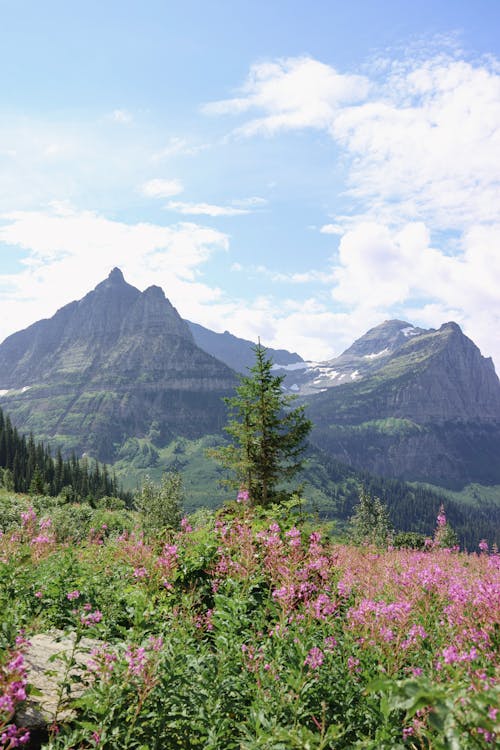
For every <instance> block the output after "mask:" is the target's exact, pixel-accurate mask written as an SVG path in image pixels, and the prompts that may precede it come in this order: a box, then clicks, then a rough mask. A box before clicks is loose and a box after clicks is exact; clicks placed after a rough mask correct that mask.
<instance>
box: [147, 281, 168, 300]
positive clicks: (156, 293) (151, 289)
mask: <svg viewBox="0 0 500 750" xmlns="http://www.w3.org/2000/svg"><path fill="white" fill-rule="evenodd" d="M143 294H145V295H146V296H147V297H155V298H158V299H166V297H165V292H164V291H163V289H162V288H161V286H157V285H156V284H152V285H151V286H148V288H147V289H145V290H144V292H143Z"/></svg>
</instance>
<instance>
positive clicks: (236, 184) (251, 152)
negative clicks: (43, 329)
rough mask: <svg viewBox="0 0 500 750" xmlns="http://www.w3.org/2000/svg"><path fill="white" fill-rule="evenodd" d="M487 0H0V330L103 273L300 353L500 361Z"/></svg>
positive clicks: (495, 15) (497, 73) (493, 74)
mask: <svg viewBox="0 0 500 750" xmlns="http://www.w3.org/2000/svg"><path fill="white" fill-rule="evenodd" d="M499 28H500V2H498V0H474V2H473V3H472V2H470V0H419V2H418V3H415V2H406V0H350V2H346V0H340V1H337V0H311V2H309V3H306V2H304V0H214V1H213V2H207V1H206V0H183V2H180V0H175V1H174V0H172V1H171V0H142V1H141V2H139V1H138V0H137V1H135V0H120V1H119V2H118V0H107V1H106V2H104V1H103V0H86V2H85V3H72V2H67V0H44V2H43V3H42V2H39V0H0V91H1V96H0V340H1V339H3V338H4V337H5V336H7V335H9V334H10V333H12V332H14V331H17V330H19V329H21V328H24V327H26V326H27V325H29V324H30V323H32V322H34V321H35V320H38V319H40V318H42V317H48V316H51V315H52V314H53V313H54V312H55V311H56V310H57V309H58V308H59V307H61V306H62V305H64V304H66V303H68V302H70V301H72V300H74V299H78V298H80V297H81V296H83V295H84V294H85V293H86V292H88V291H89V290H90V289H92V288H93V287H94V286H95V285H96V284H97V283H98V282H99V281H101V280H102V279H103V278H105V277H106V276H107V275H108V273H109V271H110V270H111V269H112V268H113V267H114V266H119V267H120V268H121V269H122V270H123V272H124V274H125V278H126V279H127V281H129V282H130V283H131V284H134V285H135V286H137V287H139V288H140V289H144V288H146V287H147V286H149V285H150V284H158V285H160V286H162V287H163V289H164V290H165V293H166V295H167V297H169V299H170V300H171V302H172V303H173V304H174V305H175V306H176V307H177V309H178V311H179V312H180V314H181V315H182V316H183V317H185V318H188V319H190V320H193V321H195V322H199V323H202V324H203V325H205V326H207V327H210V328H212V329H214V330H218V331H223V330H226V329H228V330H230V331H231V332H232V333H235V334H236V335H239V336H243V337H245V338H250V339H252V340H256V338H257V337H258V336H260V337H261V339H262V341H263V342H264V343H266V344H267V345H270V346H279V347H286V348H288V349H292V350H295V351H298V352H299V353H300V354H302V356H304V357H306V358H311V359H326V358H329V357H332V356H334V355H336V354H338V353H340V352H341V351H342V350H343V349H344V348H345V347H346V346H347V345H349V344H350V343H351V342H352V340H353V339H354V338H355V337H357V336H359V335H361V334H362V333H364V332H365V331H366V330H367V329H368V328H370V327H372V326H374V325H377V324H378V323H380V322H382V321H383V320H386V319H388V318H394V317H397V318H401V319H404V320H407V321H409V322H411V323H414V324H417V325H421V326H425V327H434V328H435V327H439V326H440V325H441V324H442V323H444V322H446V321H448V320H455V321H457V322H458V323H459V324H460V325H461V326H462V328H463V330H464V332H465V333H466V334H467V335H468V336H470V337H471V338H472V339H473V340H474V341H475V342H476V343H477V344H478V345H479V346H480V348H481V351H482V352H483V354H484V355H486V356H492V357H493V358H494V360H495V363H496V369H497V372H499V371H500V335H499V330H500V214H499V210H500V35H499V34H498V29H499Z"/></svg>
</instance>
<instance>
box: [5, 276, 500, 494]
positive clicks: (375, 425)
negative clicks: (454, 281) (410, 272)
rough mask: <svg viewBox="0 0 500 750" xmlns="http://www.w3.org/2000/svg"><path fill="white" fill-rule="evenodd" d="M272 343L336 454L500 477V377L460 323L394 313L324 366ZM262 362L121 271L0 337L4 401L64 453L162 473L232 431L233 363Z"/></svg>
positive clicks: (475, 477) (473, 478) (440, 477)
mask: <svg viewBox="0 0 500 750" xmlns="http://www.w3.org/2000/svg"><path fill="white" fill-rule="evenodd" d="M268 351H269V354H270V355H271V357H272V358H273V360H274V363H275V365H274V370H275V372H277V373H283V374H284V375H285V376H286V377H285V381H284V387H286V388H288V389H289V390H290V391H291V392H295V393H297V394H298V396H299V398H300V399H302V400H303V401H304V402H306V403H307V411H308V416H309V418H310V419H311V420H312V421H313V424H314V429H313V432H312V435H311V441H312V443H313V444H315V445H316V446H319V447H320V448H321V449H322V450H323V451H324V453H325V454H328V455H329V456H330V457H331V458H332V459H333V460H337V461H341V462H343V463H345V464H347V465H349V466H351V467H354V468H356V469H359V470H362V471H366V472H370V473H371V474H373V475H378V476H384V477H392V478H396V479H401V480H410V481H420V482H428V483H432V484H435V485H440V486H444V487H449V488H454V489H460V488H462V487H463V486H464V485H466V484H468V483H471V482H475V483H479V484H489V485H494V484H500V382H499V380H498V377H497V375H496V373H495V370H494V367H493V363H492V361H491V359H486V358H485V357H483V356H482V355H481V353H480V351H479V349H478V348H477V347H476V345H475V344H474V343H473V342H472V341H471V340H470V339H468V338H467V337H466V336H464V334H463V333H462V331H461V330H460V328H459V326H458V325H456V323H445V324H444V325H442V326H441V327H440V328H439V329H438V330H434V329H431V330H424V329H422V328H416V327H414V326H412V325H411V324H410V323H407V322H405V321H402V320H390V321H386V322H385V323H383V324H381V325H379V326H376V327H375V328H372V329H371V330H369V331H368V332H367V333H366V334H365V335H364V336H362V337H361V338H359V339H358V340H357V341H355V342H354V343H353V344H352V346H350V347H349V348H348V349H347V350H346V351H345V352H343V354H341V355H340V356H339V357H336V358H335V359H332V360H329V361H326V362H304V361H303V360H302V359H301V358H300V357H299V355H297V354H293V353H290V352H287V351H284V350H268ZM212 355H214V356H212ZM252 357H253V354H252V344H251V342H248V341H245V340H243V339H238V338H237V337H235V336H232V335H231V334H229V333H228V332H226V333H223V334H216V333H214V332H213V331H209V330H208V329H206V328H204V327H203V326H200V325H198V324H194V323H188V322H187V321H185V320H183V319H182V318H181V317H180V316H179V314H178V312H177V311H176V310H175V308H174V307H172V305H171V304H170V302H169V301H168V299H166V297H165V295H164V293H163V291H162V290H161V289H160V288H159V287H157V286H151V287H149V288H148V289H146V290H145V291H144V292H140V291H139V290H138V289H136V288H135V287H133V286H131V285H130V284H127V282H126V281H125V279H124V278H123V274H122V273H121V271H120V270H119V269H117V268H115V269H113V271H112V272H111V273H110V274H109V276H108V278H107V279H105V280H104V281H103V282H101V283H100V284H98V285H97V286H96V288H95V289H94V290H93V291H91V292H89V294H87V295H86V296H85V297H84V298H83V299H81V300H79V301H75V302H71V303H70V304H69V305H66V306H65V307H63V308H61V309H60V310H58V312H57V313H56V314H55V315H54V316H53V317H52V318H50V319H48V320H40V321H38V322H37V323H35V324H33V325H32V326H30V327H29V328H26V329H25V330H24V331H19V332H18V333H15V334H13V335H12V336H9V337H8V338H7V339H6V340H5V341H4V342H3V343H2V344H1V345H0V404H1V406H2V407H3V409H4V410H5V412H6V413H8V414H9V415H10V417H11V419H12V420H13V423H14V424H15V425H16V427H17V428H18V429H19V430H20V431H21V432H25V433H27V432H30V431H32V432H33V433H34V435H35V436H36V438H37V439H43V440H45V441H49V442H50V443H52V444H53V445H54V444H55V445H61V447H62V448H63V449H64V450H65V451H66V452H68V451H69V450H71V449H74V450H76V452H77V453H78V454H79V455H81V454H82V453H83V452H87V453H89V454H90V455H92V456H95V457H97V458H99V459H100V460H105V461H108V462H112V461H116V460H119V461H120V462H121V464H122V465H124V464H128V465H132V466H134V467H135V468H138V469H144V468H147V467H153V466H155V464H157V465H158V467H160V457H161V455H163V454H162V450H163V449H164V448H165V447H166V446H168V445H169V444H171V443H172V441H174V440H177V439H187V440H195V441H196V440H199V439H202V438H204V437H205V436H208V435H221V431H222V427H223V426H224V424H225V422H226V409H225V405H224V402H223V397H224V396H227V395H231V394H232V393H234V388H235V385H237V382H238V379H237V376H236V373H235V372H234V369H236V370H239V371H240V372H241V371H245V368H246V367H248V366H250V365H251V364H252V363H253V359H252ZM221 360H225V362H224V361H221ZM228 364H230V365H231V366H232V368H233V369H231V367H229V366H228Z"/></svg>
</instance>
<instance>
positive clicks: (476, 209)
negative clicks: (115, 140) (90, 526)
mask: <svg viewBox="0 0 500 750" xmlns="http://www.w3.org/2000/svg"><path fill="white" fill-rule="evenodd" d="M441 47H442V44H441ZM448 49H450V47H448ZM460 55H462V59H460V57H459V56H460ZM369 75H370V76H371V80H369V78H368V77H361V76H350V75H345V74H339V73H338V72H337V71H336V70H335V69H334V68H333V67H331V66H328V65H325V64H323V63H320V62H319V61H316V60H313V59H311V58H288V59H286V60H277V61H275V62H270V63H266V64H259V65H255V66H253V67H252V68H251V70H250V73H249V76H248V78H247V81H246V83H245V84H244V86H243V87H242V89H241V90H240V92H239V96H237V97H235V98H233V99H227V100H225V101H220V102H214V103H212V104H211V105H207V107H205V111H207V112H210V113H212V114H233V115H239V116H240V117H242V118H243V124H242V125H240V126H239V127H238V132H239V133H240V134H241V135H246V136H250V135H255V134H257V133H262V134H265V135H274V134H277V133H278V132H279V131H280V130H291V129H296V130H303V129H307V128H314V129H321V130H323V131H324V132H325V133H328V135H329V136H330V137H331V139H332V142H333V143H332V146H334V148H335V150H334V149H333V148H332V159H333V158H334V157H335V156H336V154H337V153H339V151H338V149H340V156H341V158H342V162H343V164H344V165H345V167H346V169H347V184H348V191H347V196H348V197H350V198H351V199H352V200H353V210H352V212H351V214H350V215H347V216H336V222H335V223H329V224H325V225H323V226H322V227H321V228H320V230H319V231H320V232H321V233H323V234H332V235H339V236H341V241H340V244H339V250H338V257H337V258H336V260H335V264H334V266H333V268H332V269H331V273H329V272H328V271H325V277H326V278H328V277H330V278H333V283H332V299H333V301H334V303H335V305H336V306H337V307H338V306H341V309H344V310H348V311H349V315H350V320H356V321H357V323H353V324H352V325H351V324H350V329H351V330H354V329H355V328H356V325H358V324H359V326H360V329H359V330H358V331H357V333H362V332H363V330H366V328H367V327H370V326H372V325H374V322H376V321H381V320H383V319H384V318H387V317H394V315H398V316H405V311H407V312H408V316H407V317H410V314H411V315H413V318H414V321H412V322H417V323H418V322H421V323H422V324H424V325H433V326H436V325H440V324H441V323H442V322H443V320H442V318H441V319H440V318H439V316H445V318H447V319H450V318H454V319H455V320H457V322H459V323H461V324H462V325H463V327H464V330H465V331H466V333H468V334H469V335H471V337H472V338H473V339H474V340H475V341H476V342H477V343H478V344H479V345H480V347H481V348H482V349H483V351H484V352H485V353H487V354H493V356H494V357H495V359H496V361H497V362H498V363H500V343H499V339H498V334H497V332H498V330H499V328H500V310H499V307H498V289H499V288H500V253H498V247H499V245H500V232H499V229H498V206H499V205H500V172H499V170H498V164H500V65H499V64H498V61H497V60H495V59H494V58H493V57H490V58H484V59H481V60H465V59H463V53H462V52H461V50H459V49H458V47H456V46H455V49H454V50H453V54H451V53H450V54H443V53H440V54H435V53H434V54H433V56H429V55H427V56H426V55H425V54H424V51H423V50H420V52H419V54H412V55H411V57H409V58H407V59H406V60H394V59H393V60H390V59H389V58H387V59H385V60H384V61H383V64H381V62H380V61H377V64H376V65H374V66H373V67H372V68H371V70H370V73H369ZM245 118H246V119H245ZM334 198H335V196H334V195H332V200H333V199H334ZM431 237H432V238H434V239H435V241H434V242H432V241H431ZM438 240H439V242H438ZM278 276H279V277H280V278H282V279H283V280H287V281H292V280H293V277H294V276H295V277H296V278H297V280H298V275H296V274H293V273H291V274H278V275H277V276H276V278H278ZM419 310H421V314H420V316H419V315H418V311H419Z"/></svg>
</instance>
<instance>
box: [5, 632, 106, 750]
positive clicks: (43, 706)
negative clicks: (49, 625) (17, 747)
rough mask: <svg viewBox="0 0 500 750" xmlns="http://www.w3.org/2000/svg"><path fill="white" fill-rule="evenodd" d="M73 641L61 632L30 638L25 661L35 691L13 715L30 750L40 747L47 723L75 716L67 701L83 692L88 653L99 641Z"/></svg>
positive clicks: (74, 637)
mask: <svg viewBox="0 0 500 750" xmlns="http://www.w3.org/2000/svg"><path fill="white" fill-rule="evenodd" d="M75 640H76V636H75V634H74V633H72V634H69V635H65V634H64V633H63V632H61V631H53V632H51V633H40V634H39V635H34V636H32V637H31V638H30V646H29V650H28V652H27V654H26V656H25V663H26V666H27V681H28V684H29V685H30V686H31V687H32V688H35V691H34V692H33V693H32V694H31V695H30V697H29V698H28V699H27V701H26V702H25V703H24V704H22V706H21V708H20V709H18V711H17V712H16V716H15V722H16V724H17V726H19V727H24V728H26V729H29V732H30V744H29V748H30V750H34V749H35V748H38V747H41V744H42V741H44V740H45V739H47V729H48V727H49V726H50V725H51V724H54V723H56V724H59V723H65V722H67V721H69V720H70V719H72V718H73V717H74V715H75V714H74V711H73V710H72V708H71V701H72V700H74V699H75V698H78V697H79V696H80V695H81V694H82V693H83V691H84V689H85V682H84V681H83V679H82V678H83V675H84V674H85V673H86V666H87V663H88V661H89V659H90V658H91V656H90V652H91V650H92V649H93V648H96V647H97V646H98V645H100V643H101V642H100V641H96V640H93V639H90V638H81V639H80V640H79V641H78V643H77V644H76V645H75ZM75 678H76V679H75Z"/></svg>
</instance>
